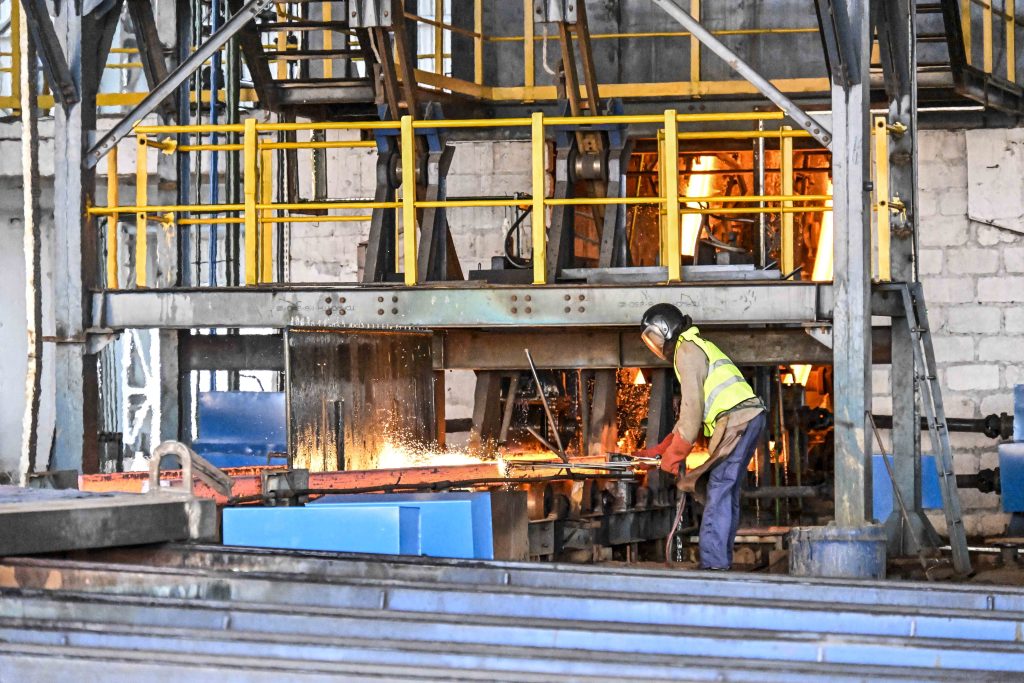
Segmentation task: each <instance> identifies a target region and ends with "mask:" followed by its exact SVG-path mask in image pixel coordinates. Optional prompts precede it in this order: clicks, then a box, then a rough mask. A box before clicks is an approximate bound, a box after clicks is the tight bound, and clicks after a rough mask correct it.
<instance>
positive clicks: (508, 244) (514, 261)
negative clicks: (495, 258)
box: [505, 206, 533, 269]
mask: <svg viewBox="0 0 1024 683" xmlns="http://www.w3.org/2000/svg"><path fill="white" fill-rule="evenodd" d="M532 211H533V206H528V207H527V208H526V210H525V211H523V212H522V213H521V214H519V216H518V217H517V218H516V220H515V222H513V223H512V225H511V227H509V229H508V232H506V233H505V260H507V261H508V262H509V263H510V264H511V265H512V267H513V268H520V269H525V268H529V267H530V262H529V261H527V260H526V259H523V258H520V257H518V256H513V255H512V253H511V249H512V233H513V232H515V231H516V230H517V229H518V228H519V226H520V225H522V223H523V221H524V220H526V217H527V216H529V215H530V213H531V212H532Z"/></svg>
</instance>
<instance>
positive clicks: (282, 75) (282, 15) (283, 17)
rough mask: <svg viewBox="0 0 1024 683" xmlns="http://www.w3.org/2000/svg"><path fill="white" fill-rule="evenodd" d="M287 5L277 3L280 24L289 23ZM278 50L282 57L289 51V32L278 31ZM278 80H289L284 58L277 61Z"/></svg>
mask: <svg viewBox="0 0 1024 683" xmlns="http://www.w3.org/2000/svg"><path fill="white" fill-rule="evenodd" d="M286 7H287V5H283V4H281V3H277V5H276V8H277V20H278V21H280V22H285V21H288V13H287V11H286V9H284V8H286ZM277 50H278V52H280V53H281V54H282V55H284V54H285V53H286V52H287V51H288V32H287V31H278V32H277ZM277 78H278V80H282V81H283V80H285V79H286V78H288V60H287V59H285V58H284V57H278V59H277ZM210 97H216V93H210Z"/></svg>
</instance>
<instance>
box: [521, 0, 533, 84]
mask: <svg viewBox="0 0 1024 683" xmlns="http://www.w3.org/2000/svg"><path fill="white" fill-rule="evenodd" d="M534 32H535V28H534V23H533V0H523V87H524V88H526V91H527V93H526V94H527V97H526V98H524V99H526V100H527V101H531V100H532V99H533V96H532V95H530V94H529V93H530V91H532V90H533V86H534V84H535V81H534V69H535V68H536V67H535V66H534V44H533V38H534Z"/></svg>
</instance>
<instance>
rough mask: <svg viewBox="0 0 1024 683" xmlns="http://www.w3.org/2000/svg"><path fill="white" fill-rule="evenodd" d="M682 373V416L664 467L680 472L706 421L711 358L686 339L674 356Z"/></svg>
mask: <svg viewBox="0 0 1024 683" xmlns="http://www.w3.org/2000/svg"><path fill="white" fill-rule="evenodd" d="M673 361H674V362H675V365H676V369H677V370H678V374H679V389H680V392H679V396H680V399H679V419H677V420H676V424H675V427H673V428H672V433H671V434H670V436H671V437H672V439H671V441H670V442H669V444H668V446H667V447H666V449H665V452H664V453H663V454H662V456H661V469H663V470H665V471H666V472H669V473H670V474H674V475H677V474H679V470H680V469H685V468H684V465H683V463H684V462H685V461H686V456H687V455H689V454H690V451H691V450H693V443H694V442H695V441H696V440H697V437H699V436H700V435H701V433H702V431H703V430H702V425H703V422H704V380H705V379H707V376H708V357H707V356H705V355H704V352H703V351H701V350H700V348H698V347H697V345H696V344H692V343H690V342H685V341H684V342H683V343H682V344H680V345H679V347H678V348H677V349H676V355H675V358H674V359H673Z"/></svg>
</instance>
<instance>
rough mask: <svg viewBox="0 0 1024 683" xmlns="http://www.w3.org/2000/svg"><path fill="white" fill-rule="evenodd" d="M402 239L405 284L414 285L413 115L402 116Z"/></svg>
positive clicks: (414, 176)
mask: <svg viewBox="0 0 1024 683" xmlns="http://www.w3.org/2000/svg"><path fill="white" fill-rule="evenodd" d="M401 135H402V143H401V144H402V150H401V151H402V230H403V232H404V236H403V239H402V244H403V247H404V248H403V253H404V258H405V284H406V285H408V286H410V287H411V286H413V285H415V284H416V281H417V279H418V277H417V273H416V135H415V133H414V131H413V129H412V117H411V116H408V115H406V116H403V117H402V129H401Z"/></svg>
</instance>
